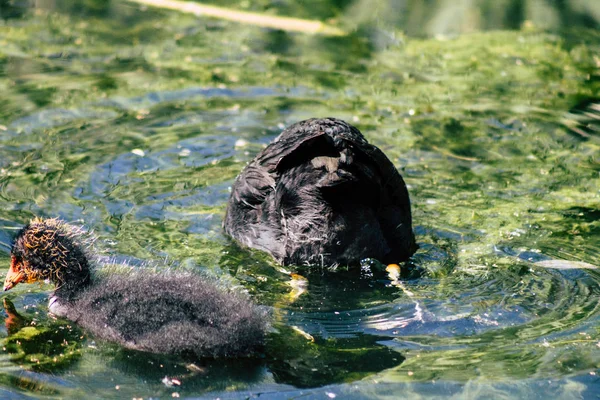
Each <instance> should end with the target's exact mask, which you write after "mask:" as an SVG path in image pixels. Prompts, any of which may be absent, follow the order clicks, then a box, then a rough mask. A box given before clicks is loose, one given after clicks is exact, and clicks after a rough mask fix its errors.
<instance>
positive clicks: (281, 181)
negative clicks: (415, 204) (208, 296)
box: [224, 118, 417, 267]
mask: <svg viewBox="0 0 600 400" xmlns="http://www.w3.org/2000/svg"><path fill="white" fill-rule="evenodd" d="M224 228H225V232H227V233H228V234H229V235H230V236H232V237H233V238H234V239H236V240H237V241H239V242H240V243H242V244H243V245H245V246H248V247H252V248H256V249H260V250H263V251H266V252H268V253H270V254H271V255H272V256H273V257H274V258H275V259H276V260H277V261H278V262H279V263H281V264H284V265H322V266H329V267H335V266H337V265H340V264H341V265H353V264H358V263H359V262H360V260H362V259H364V258H367V257H369V258H375V259H377V260H379V261H381V262H384V263H395V262H400V261H404V260H406V259H407V258H409V257H410V256H411V255H412V254H413V253H414V252H415V250H416V249H417V245H416V243H415V238H414V234H413V231H412V222H411V213H410V200H409V198H408V191H407V190H406V185H405V183H404V180H403V179H402V177H401V176H400V174H399V173H398V171H397V170H396V168H395V167H394V165H393V164H392V162H391V161H390V160H389V159H388V158H387V157H386V156H385V154H383V152H382V151H381V150H379V149H378V148H377V147H375V146H373V145H371V144H369V143H368V142H367V141H366V140H365V138H364V137H363V135H362V134H361V133H360V131H359V130H358V129H357V128H355V127H353V126H352V125H350V124H348V123H346V122H344V121H341V120H339V119H335V118H323V119H309V120H306V121H301V122H298V123H296V124H293V125H291V126H290V127H288V128H287V129H285V130H284V131H283V132H282V133H281V135H279V137H277V138H276V139H275V141H273V143H271V144H270V145H269V146H267V147H266V148H265V149H264V150H263V151H261V152H260V153H259V154H258V155H257V156H256V157H255V158H254V159H253V160H252V161H251V162H250V164H248V165H247V166H246V168H244V170H243V171H242V172H241V174H240V175H239V176H238V177H237V179H236V180H235V183H234V184H233V187H232V192H231V197H230V198H229V202H228V204H227V212H226V216H225V221H224Z"/></svg>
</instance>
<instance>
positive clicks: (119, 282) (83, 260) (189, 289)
mask: <svg viewBox="0 0 600 400" xmlns="http://www.w3.org/2000/svg"><path fill="white" fill-rule="evenodd" d="M73 232H74V230H73V228H71V227H70V226H69V225H67V224H64V223H62V222H60V221H57V220H35V221H33V222H32V223H31V224H29V225H28V226H26V227H25V228H23V230H22V231H21V232H20V233H19V234H18V235H17V239H16V240H15V244H14V245H13V251H12V264H11V271H12V272H11V271H9V274H8V275H7V278H6V282H5V290H7V288H8V289H10V288H11V287H12V286H14V285H15V284H17V283H19V282H20V281H27V282H30V281H32V280H33V278H32V277H35V279H36V280H40V279H50V280H51V281H52V282H53V283H55V285H56V289H55V291H54V293H53V295H52V297H51V299H50V306H49V308H50V311H51V312H53V313H55V314H57V315H59V316H62V317H65V318H67V319H70V320H72V321H75V322H76V323H78V324H79V325H81V326H82V327H83V328H85V329H87V330H88V331H89V332H90V333H91V334H92V335H93V336H94V337H96V338H99V339H104V340H107V341H112V342H116V343H119V344H121V345H123V346H124V347H127V348H130V349H136V350H142V351H148V352H152V353H165V354H190V355H195V356H196V357H200V358H202V357H212V358H216V357H238V356H247V355H251V354H253V353H254V352H255V351H256V350H258V349H259V348H260V346H261V345H262V343H263V339H264V336H265V332H266V328H267V316H266V314H265V312H264V311H263V310H261V309H260V308H258V307H257V306H255V305H254V304H253V303H252V302H251V301H250V299H249V298H248V296H247V295H246V294H244V293H235V292H232V291H230V290H229V291H228V290H225V289H223V288H221V287H218V286H217V285H216V284H215V283H213V282H209V281H205V280H203V279H202V278H200V277H199V276H197V275H194V274H191V273H183V274H182V273H174V272H164V273H148V272H142V271H139V272H131V273H128V274H119V275H111V276H106V277H104V276H102V277H100V276H95V274H93V273H92V270H91V267H90V262H89V259H88V257H87V255H86V254H85V251H84V250H83V249H82V248H81V247H80V246H79V245H78V244H77V243H76V240H77V235H76V234H74V233H73ZM44 238H45V239H44ZM56 249H62V250H61V251H57V250H56ZM59 255H60V256H59ZM57 256H59V257H57Z"/></svg>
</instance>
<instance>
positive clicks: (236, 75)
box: [0, 0, 600, 398]
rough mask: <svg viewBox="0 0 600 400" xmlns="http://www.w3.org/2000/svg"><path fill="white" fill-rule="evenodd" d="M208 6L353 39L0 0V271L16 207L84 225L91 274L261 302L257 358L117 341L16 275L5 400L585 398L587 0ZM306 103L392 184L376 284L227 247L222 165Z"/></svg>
mask: <svg viewBox="0 0 600 400" xmlns="http://www.w3.org/2000/svg"><path fill="white" fill-rule="evenodd" d="M219 5H221V6H228V7H234V8H240V9H244V10H248V11H253V12H261V13H269V14H278V15H290V16H295V17H302V18H312V19H315V18H320V19H322V20H328V22H329V23H331V24H334V25H335V24H338V25H339V26H342V27H344V28H345V29H347V30H348V32H350V33H348V34H347V35H346V36H343V37H335V38H331V37H322V36H307V35H303V34H296V33H294V34H292V33H289V32H285V31H271V30H266V29H261V28H256V27H253V26H250V25H240V24H235V23H230V22H224V21H220V20H204V19H197V18H196V17H193V16H189V15H182V14H178V13H176V12H166V11H161V10H158V9H151V8H148V9H146V8H140V7H138V6H135V5H132V4H129V3H127V2H115V1H94V0H86V1H81V2H67V1H37V2H35V8H32V5H31V4H30V3H29V2H20V1H12V0H8V1H2V0H0V18H2V23H0V89H1V90H2V93H3V96H2V97H1V98H0V210H2V211H1V212H0V243H2V245H0V265H4V266H6V267H7V266H8V264H9V258H8V245H7V243H9V242H10V237H11V236H12V235H13V234H14V232H15V230H16V229H17V228H18V227H19V226H21V225H22V224H23V223H25V222H26V221H27V220H28V219H29V218H31V217H32V216H34V215H40V216H60V217H62V218H64V219H66V220H68V221H72V222H78V223H83V224H85V225H86V226H87V227H89V228H90V229H92V230H94V232H95V234H96V235H97V236H98V241H97V244H98V252H99V255H100V257H99V258H98V260H100V261H102V262H105V261H106V262H108V263H117V262H119V263H120V262H124V263H128V264H130V265H133V266H135V267H136V268H145V267H150V266H152V267H157V266H158V267H159V268H160V267H161V266H162V265H166V266H168V268H172V269H193V270H196V271H198V272H201V273H205V274H209V275H211V276H216V277H218V279H221V280H222V281H223V282H224V284H227V285H232V286H240V285H241V286H243V287H244V289H245V290H248V292H249V293H250V294H251V295H252V296H253V298H255V299H256V300H257V302H259V303H261V304H263V305H265V307H269V308H270V309H271V312H272V314H273V320H274V322H273V327H272V331H271V332H270V334H269V341H268V346H267V349H266V350H265V354H264V355H263V357H262V358H260V359H258V360H246V361H244V362H235V361H234V362H214V361H209V360H182V359H178V358H171V357H168V356H152V355H148V354H143V353H136V352H130V351H125V350H123V349H120V348H118V347H116V346H114V345H111V344H107V343H101V342H96V341H95V340H94V338H92V337H88V336H87V335H86V333H85V332H80V331H79V330H78V329H77V327H76V326H73V325H72V324H71V323H70V322H68V321H63V320H55V319H54V318H53V317H52V316H50V315H48V312H47V306H46V303H47V291H46V290H47V289H48V288H47V287H45V286H44V287H42V288H39V287H37V286H25V285H22V286H19V287H17V288H16V289H15V290H14V293H13V292H11V293H10V294H9V296H10V297H5V300H7V301H5V313H4V320H5V323H7V324H8V325H7V327H6V329H4V330H0V332H1V336H2V338H3V343H4V344H3V347H4V352H3V353H2V355H1V356H0V381H1V382H2V383H3V387H4V388H3V389H2V391H1V392H0V397H17V396H19V395H20V394H24V395H27V396H29V395H31V396H34V397H44V396H55V397H83V396H84V395H89V394H92V395H93V396H96V397H103V398H106V397H120V398H127V397H130V398H139V397H144V398H145V397H170V396H173V395H174V394H175V395H180V396H190V397H198V396H207V397H211V398H212V397H220V398H239V397H244V396H248V397H251V396H257V395H259V394H260V395H261V397H263V396H264V397H274V398H289V397H299V396H306V397H309V398H310V397H319V398H321V397H324V396H328V397H330V398H332V397H337V396H344V398H346V397H349V398H353V397H354V398H363V397H365V396H368V397H390V398H393V397H395V396H396V395H397V393H399V392H402V393H403V394H406V395H407V396H410V395H414V396H428V397H436V396H437V397H446V396H448V395H449V394H450V395H456V396H458V397H486V396H487V397H502V396H505V397H518V398H527V397H532V396H534V395H536V396H543V395H548V396H552V397H556V396H557V395H558V396H559V397H561V398H580V397H583V398H590V397H594V396H598V394H599V393H598V389H597V388H598V385H597V375H596V374H597V373H600V371H598V365H599V363H600V349H599V347H598V343H599V342H600V335H599V334H598V331H597V329H596V327H597V326H598V322H599V319H598V318H599V317H598V315H599V312H598V306H597V303H598V301H597V299H598V297H599V295H600V288H599V283H600V272H599V271H598V269H597V267H600V251H599V250H598V249H599V248H600V243H599V241H598V238H599V237H600V236H599V235H598V234H599V233H600V231H599V229H600V228H599V225H598V217H599V214H598V204H599V198H600V192H599V191H598V188H599V187H600V161H599V151H598V143H599V141H598V137H599V136H598V131H599V130H598V123H597V121H598V106H597V104H598V103H599V102H598V89H599V87H598V83H599V82H600V79H599V77H600V72H599V69H598V56H597V55H598V54H599V50H600V40H599V36H598V33H597V31H596V30H593V29H584V28H586V27H588V28H596V27H597V21H598V16H599V15H600V14H599V10H598V5H597V2H595V1H579V2H563V1H556V2H555V1H533V0H531V1H530V0H527V1H499V2H496V1H494V2H492V1H482V2H476V4H475V3H473V2H467V1H459V2H456V1H452V2H450V1H445V0H439V1H430V2H414V1H408V0H405V1H402V0H377V1H368V2H367V1H362V0H355V1H348V0H335V1H331V0H328V1H326V0H317V1H312V2H309V3H306V2H292V1H280V2H271V1H266V0H264V1H263V0H260V1H254V2H242V3H239V2H233V1H224V2H219ZM540 27H549V28H551V29H553V30H554V29H556V30H560V32H561V33H560V35H558V34H552V33H548V32H544V31H541V30H539V28H540ZM500 28H506V29H509V30H513V31H497V32H488V33H475V34H471V35H464V36H455V37H452V36H451V35H450V36H448V35H446V36H445V37H438V38H430V39H416V38H415V37H414V36H427V37H431V35H437V34H458V33H464V32H471V31H481V30H490V29H500ZM563 28H569V29H565V30H562V29H563ZM407 35H408V36H407ZM314 116H336V117H339V118H343V119H346V120H348V121H350V122H351V123H353V124H356V125H357V126H358V127H359V128H360V129H361V131H363V132H364V133H365V136H366V137H367V138H368V140H369V141H371V142H372V143H374V144H376V145H378V146H379V147H381V148H382V150H383V151H385V153H386V154H387V155H388V156H389V157H390V159H391V160H393V162H394V163H395V164H396V165H397V167H398V168H399V169H400V171H401V172H402V175H403V176H404V178H405V180H406V182H407V184H408V186H409V191H410V193H411V199H412V203H413V220H414V221H415V225H416V226H415V231H416V234H417V240H418V242H419V245H420V250H419V252H417V254H415V256H414V257H413V258H412V259H411V261H410V263H407V264H406V265H402V266H401V269H400V271H399V274H398V276H397V277H394V276H389V275H388V274H387V273H386V272H385V268H384V266H382V265H380V264H378V263H377V262H375V261H373V260H371V261H368V262H367V261H365V263H364V265H363V269H361V270H360V271H341V270H340V271H336V272H328V271H321V270H318V269H317V270H298V271H295V272H299V273H300V274H302V276H303V277H304V278H305V279H303V278H300V277H297V276H295V275H294V276H291V275H290V274H289V273H290V272H291V271H285V270H283V269H282V268H281V267H279V266H277V265H276V264H275V263H274V262H273V261H272V260H271V259H270V258H269V257H267V256H266V255H265V254H262V253H260V252H256V251H251V250H247V249H242V248H240V247H238V246H237V245H236V244H235V243H232V242H231V241H230V240H229V239H228V238H226V237H225V236H224V235H223V233H222V230H221V220H222V217H223V213H224V207H225V202H226V199H227V197H228V195H229V186H230V185H231V183H232V181H233V179H234V178H235V176H236V175H237V174H238V172H239V171H240V170H241V169H242V168H243V166H244V165H245V163H247V162H248V161H249V160H250V159H252V157H253V156H254V155H255V154H257V153H258V152H259V151H260V150H261V149H262V148H263V147H264V146H265V145H266V144H267V143H268V142H269V141H270V140H272V139H273V138H274V137H276V136H277V135H278V134H279V132H281V130H282V129H283V127H284V126H286V125H288V124H290V123H292V122H296V121H298V120H301V119H305V118H309V117H314ZM578 263H579V264H578ZM582 265H584V266H585V268H580V267H581V266H582ZM6 267H5V268H6ZM8 300H11V301H13V302H14V303H15V306H14V307H13V306H12V305H11V303H10V302H9V301H8ZM17 314H19V315H17ZM55 359H56V361H55ZM578 396H579V397H578Z"/></svg>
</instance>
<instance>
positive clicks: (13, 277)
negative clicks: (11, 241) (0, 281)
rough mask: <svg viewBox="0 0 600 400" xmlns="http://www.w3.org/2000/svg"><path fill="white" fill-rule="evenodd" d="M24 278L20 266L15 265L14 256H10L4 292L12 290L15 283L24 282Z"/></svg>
mask: <svg viewBox="0 0 600 400" xmlns="http://www.w3.org/2000/svg"><path fill="white" fill-rule="evenodd" d="M25 278H26V275H25V273H24V272H23V271H22V270H21V265H20V264H19V263H17V260H16V258H15V256H12V258H11V260H10V269H9V270H8V273H7V274H6V279H5V280H4V291H5V292H6V291H7V290H10V289H12V288H13V287H15V286H16V285H17V283H19V282H22V281H24V280H25Z"/></svg>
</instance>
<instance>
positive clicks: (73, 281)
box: [52, 254, 92, 303]
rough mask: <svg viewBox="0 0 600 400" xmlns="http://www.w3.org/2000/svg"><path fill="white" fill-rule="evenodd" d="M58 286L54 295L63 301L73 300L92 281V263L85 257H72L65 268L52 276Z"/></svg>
mask: <svg viewBox="0 0 600 400" xmlns="http://www.w3.org/2000/svg"><path fill="white" fill-rule="evenodd" d="M52 281H53V283H54V285H55V287H56V289H55V290H54V296H55V297H56V298H57V299H59V300H60V301H61V302H62V303H64V302H70V301H73V300H74V299H75V298H76V297H77V295H78V294H79V293H80V292H82V291H83V290H85V289H86V288H87V287H88V286H89V285H90V284H91V281H92V271H91V269H90V264H89V262H88V260H87V259H86V258H85V257H78V256H77V254H75V257H70V259H69V260H68V263H67V265H66V267H65V268H63V269H61V270H60V273H59V274H57V276H56V277H54V278H52Z"/></svg>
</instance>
